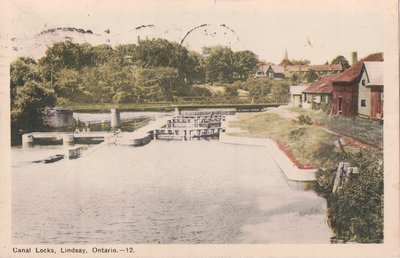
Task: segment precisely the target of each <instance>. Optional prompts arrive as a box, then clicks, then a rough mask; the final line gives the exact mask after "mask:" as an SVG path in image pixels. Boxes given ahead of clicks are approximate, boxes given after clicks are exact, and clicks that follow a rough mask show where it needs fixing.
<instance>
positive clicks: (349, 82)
mask: <svg viewBox="0 0 400 258" xmlns="http://www.w3.org/2000/svg"><path fill="white" fill-rule="evenodd" d="M365 61H371V62H382V61H383V53H375V54H371V55H369V56H367V57H365V58H363V59H361V60H360V61H358V62H356V63H354V64H353V65H352V66H351V67H350V68H349V69H347V70H345V71H343V72H342V73H340V74H338V75H337V76H335V77H334V78H333V80H332V81H333V84H332V85H333V91H332V112H333V114H340V115H344V116H349V117H352V116H356V115H357V114H358V90H359V89H358V88H359V82H360V79H361V71H362V67H363V63H364V62H365Z"/></svg>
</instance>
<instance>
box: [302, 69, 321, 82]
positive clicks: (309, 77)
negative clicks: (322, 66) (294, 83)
mask: <svg viewBox="0 0 400 258" xmlns="http://www.w3.org/2000/svg"><path fill="white" fill-rule="evenodd" d="M317 79H318V74H317V73H316V72H315V71H314V70H309V71H307V72H306V73H305V74H304V80H305V81H307V82H310V83H311V82H315V81H316V80H317Z"/></svg>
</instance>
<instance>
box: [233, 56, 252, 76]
mask: <svg viewBox="0 0 400 258" xmlns="http://www.w3.org/2000/svg"><path fill="white" fill-rule="evenodd" d="M233 58H234V66H235V74H236V76H237V77H238V78H240V79H244V80H245V79H247V78H248V77H249V76H251V75H252V74H254V72H255V71H256V69H257V65H258V57H257V55H256V54H254V53H253V52H251V51H249V50H245V51H238V52H235V53H234V56H233Z"/></svg>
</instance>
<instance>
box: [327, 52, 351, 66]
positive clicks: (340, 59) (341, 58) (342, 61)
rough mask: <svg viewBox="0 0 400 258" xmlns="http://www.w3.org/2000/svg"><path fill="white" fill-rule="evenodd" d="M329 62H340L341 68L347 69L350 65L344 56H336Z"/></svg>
mask: <svg viewBox="0 0 400 258" xmlns="http://www.w3.org/2000/svg"><path fill="white" fill-rule="evenodd" d="M331 64H341V65H342V68H343V69H347V68H349V67H350V64H349V61H347V59H346V58H345V57H344V56H341V55H339V56H337V57H335V58H334V59H333V60H332V62H331Z"/></svg>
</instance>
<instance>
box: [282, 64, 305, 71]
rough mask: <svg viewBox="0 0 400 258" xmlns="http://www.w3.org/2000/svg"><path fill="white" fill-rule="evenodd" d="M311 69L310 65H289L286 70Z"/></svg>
mask: <svg viewBox="0 0 400 258" xmlns="http://www.w3.org/2000/svg"><path fill="white" fill-rule="evenodd" d="M309 70H310V66H309V65H287V66H286V67H285V71H287V72H306V71H309Z"/></svg>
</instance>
